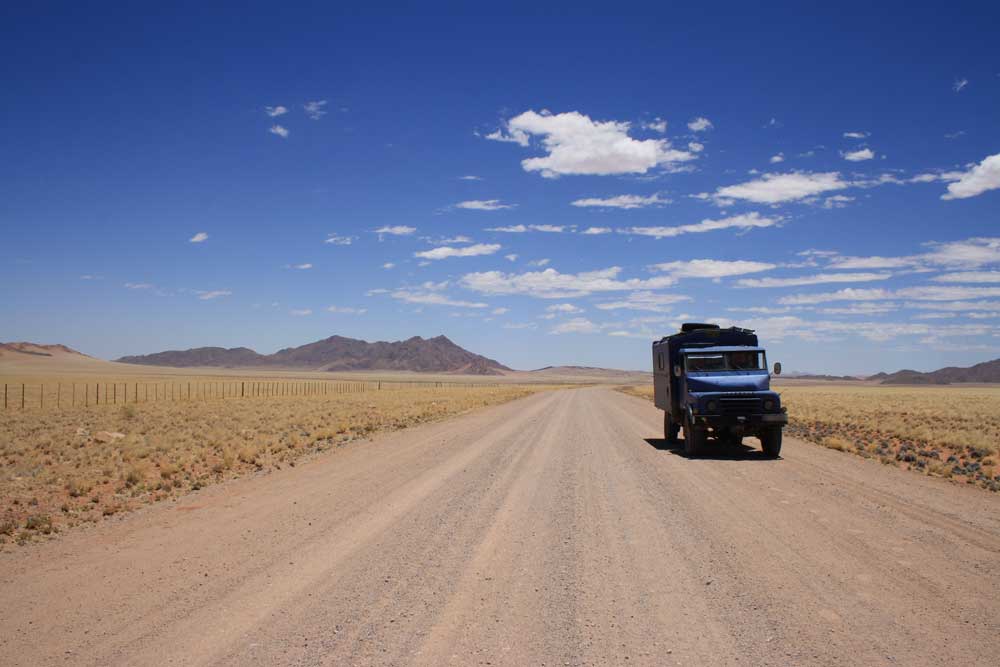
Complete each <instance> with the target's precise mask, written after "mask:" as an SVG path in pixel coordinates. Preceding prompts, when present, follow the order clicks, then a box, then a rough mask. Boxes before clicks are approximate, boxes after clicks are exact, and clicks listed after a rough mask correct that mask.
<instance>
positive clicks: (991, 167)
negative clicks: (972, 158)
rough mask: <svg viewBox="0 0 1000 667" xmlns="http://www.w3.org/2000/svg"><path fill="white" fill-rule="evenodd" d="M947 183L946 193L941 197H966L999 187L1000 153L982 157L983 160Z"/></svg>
mask: <svg viewBox="0 0 1000 667" xmlns="http://www.w3.org/2000/svg"><path fill="white" fill-rule="evenodd" d="M958 176H959V178H958V180H957V181H955V182H954V183H950V184H949V185H948V192H947V194H943V195H941V199H967V198H968V197H975V196H976V195H981V194H983V193H984V192H986V191H987V190H996V189H997V188H1000V153H997V154H996V155H990V156H988V157H986V158H983V161H982V162H980V163H979V164H977V165H976V166H974V167H973V168H972V169H970V170H968V171H966V172H965V173H960V174H958Z"/></svg>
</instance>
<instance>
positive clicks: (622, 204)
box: [572, 194, 670, 209]
mask: <svg viewBox="0 0 1000 667" xmlns="http://www.w3.org/2000/svg"><path fill="white" fill-rule="evenodd" d="M572 203H573V206H579V207H581V208H587V207H600V208H624V209H630V208H645V207H646V206H661V205H663V204H669V203H670V200H669V199H664V198H662V197H660V195H658V194H653V195H649V196H648V197H643V196H641V195H618V196H617V197H608V198H606V199H600V198H596V197H591V198H587V199H577V200H576V201H574V202H572Z"/></svg>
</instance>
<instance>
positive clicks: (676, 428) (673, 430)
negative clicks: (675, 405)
mask: <svg viewBox="0 0 1000 667" xmlns="http://www.w3.org/2000/svg"><path fill="white" fill-rule="evenodd" d="M680 431H681V425H680V424H677V423H675V422H674V418H673V417H671V416H670V410H665V411H664V412H663V439H664V440H666V441H667V444H668V445H676V444H677V434H678V433H680Z"/></svg>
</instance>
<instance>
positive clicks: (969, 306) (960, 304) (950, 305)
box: [906, 301, 1000, 312]
mask: <svg viewBox="0 0 1000 667" xmlns="http://www.w3.org/2000/svg"><path fill="white" fill-rule="evenodd" d="M906 307H907V308H915V309H919V310H941V311H947V312H958V311H962V310H968V311H973V310H978V311H983V310H990V311H992V310H1000V301H950V302H948V301H945V302H940V301H939V302H914V303H907V304H906Z"/></svg>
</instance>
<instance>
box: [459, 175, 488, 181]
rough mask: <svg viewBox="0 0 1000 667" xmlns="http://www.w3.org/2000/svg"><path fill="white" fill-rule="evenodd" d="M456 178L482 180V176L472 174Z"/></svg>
mask: <svg viewBox="0 0 1000 667" xmlns="http://www.w3.org/2000/svg"><path fill="white" fill-rule="evenodd" d="M458 180H460V181H481V180H483V177H482V176H472V175H468V176H459V177H458Z"/></svg>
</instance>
